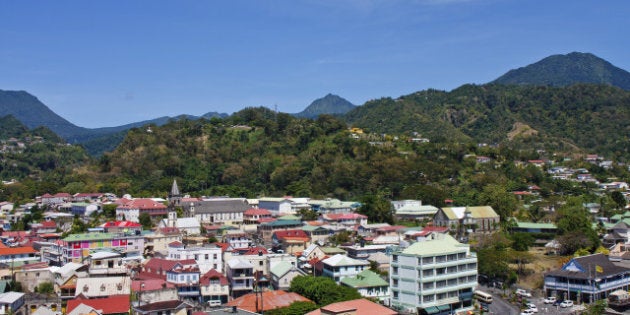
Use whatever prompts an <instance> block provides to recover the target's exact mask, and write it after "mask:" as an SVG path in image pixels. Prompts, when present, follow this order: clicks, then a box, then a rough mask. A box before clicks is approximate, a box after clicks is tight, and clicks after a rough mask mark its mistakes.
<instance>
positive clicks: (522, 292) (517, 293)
mask: <svg viewBox="0 0 630 315" xmlns="http://www.w3.org/2000/svg"><path fill="white" fill-rule="evenodd" d="M516 295H520V296H524V297H528V298H529V297H532V294H531V293H529V292H527V291H526V290H523V289H516Z"/></svg>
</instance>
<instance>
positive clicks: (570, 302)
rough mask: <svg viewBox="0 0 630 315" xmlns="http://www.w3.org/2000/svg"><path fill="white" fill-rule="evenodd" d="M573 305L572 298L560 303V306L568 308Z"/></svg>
mask: <svg viewBox="0 0 630 315" xmlns="http://www.w3.org/2000/svg"><path fill="white" fill-rule="evenodd" d="M571 306H573V301H571V300H566V301H562V303H560V307H562V308H567V307H571Z"/></svg>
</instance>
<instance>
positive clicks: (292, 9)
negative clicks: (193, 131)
mask: <svg viewBox="0 0 630 315" xmlns="http://www.w3.org/2000/svg"><path fill="white" fill-rule="evenodd" d="M629 14H630V1H621V0H620V1H614V0H613V1H579V0H577V1H575V0H574V1H549V0H544V1H539V0H527V1H525V0H523V1H515V0H415V1H414V0H407V1H398V0H348V1H344V0H318V1H315V0H313V1H299V0H290V1H238V0H230V1H159V0H152V1H128V0H125V1H114V0H112V1H63V0H62V1H28V0H24V1H21V0H20V1H18V0H15V1H0V69H2V70H1V73H2V75H0V89H2V90H25V91H28V92H30V93H31V94H33V95H35V96H37V97H38V98H39V99H40V100H41V101H42V102H44V103H45V104H46V105H47V106H48V107H50V108H51V109H52V110H53V111H55V112H56V113H58V114H59V115H61V116H62V117H64V118H66V119H68V120H69V121H71V122H73V123H75V124H77V125H79V126H83V127H90V128H93V127H103V126H117V125H122V124H126V123H130V122H136V121H141V120H147V119H152V118H157V117H160V116H165V115H168V116H174V115H178V114H191V115H202V114H204V113H207V112H213V111H216V112H224V113H232V112H235V111H238V110H240V109H242V108H244V107H248V106H267V107H270V108H273V107H274V106H277V108H278V110H279V111H282V112H288V113H294V112H299V111H301V110H303V109H304V108H305V107H306V106H308V104H310V103H311V102H312V101H313V100H315V99H316V98H319V97H322V96H324V95H326V94H327V93H333V94H337V95H340V96H342V97H344V98H346V99H348V100H349V101H351V102H352V103H354V104H357V105H361V104H363V103H365V102H366V101H367V100H370V99H375V98H380V97H384V96H388V97H394V98H395V97H398V96H401V95H406V94H410V93H413V92H416V91H420V90H424V89H427V88H436V89H441V90H452V89H454V88H457V87H458V86H460V85H462V84H466V83H477V84H482V83H486V82H488V81H491V80H493V79H495V78H497V77H498V76H500V75H502V74H503V73H505V72H507V71H508V70H510V69H513V68H517V67H521V66H525V65H527V64H530V63H533V62H536V61H538V60H540V59H542V58H544V57H547V56H549V55H553V54H566V53H569V52H572V51H580V52H590V53H594V54H595V55H597V56H599V57H601V58H604V59H606V60H608V61H610V62H611V63H612V64H614V65H616V66H618V67H620V68H623V69H626V70H630V60H629V59H628V56H630V53H629V52H630V50H629V49H628V48H629V47H630V37H629V36H628V30H629V29H630V22H629V21H630V19H628V16H629Z"/></svg>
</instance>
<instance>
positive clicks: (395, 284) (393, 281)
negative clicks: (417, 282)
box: [392, 279, 398, 287]
mask: <svg viewBox="0 0 630 315" xmlns="http://www.w3.org/2000/svg"><path fill="white" fill-rule="evenodd" d="M392 286H393V287H397V286H398V279H393V280H392Z"/></svg>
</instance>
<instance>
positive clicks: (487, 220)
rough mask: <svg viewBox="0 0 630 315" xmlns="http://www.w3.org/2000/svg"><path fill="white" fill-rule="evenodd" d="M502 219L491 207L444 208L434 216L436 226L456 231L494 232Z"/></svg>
mask: <svg viewBox="0 0 630 315" xmlns="http://www.w3.org/2000/svg"><path fill="white" fill-rule="evenodd" d="M499 223H500V217H499V215H498V214H497V213H496V212H495V211H494V209H492V207H490V206H477V207H444V208H440V209H439V210H438V212H436V213H435V215H434V216H433V225H434V226H446V227H449V228H450V229H454V230H455V231H461V230H467V229H470V230H472V231H473V232H494V231H496V230H498V229H499Z"/></svg>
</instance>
